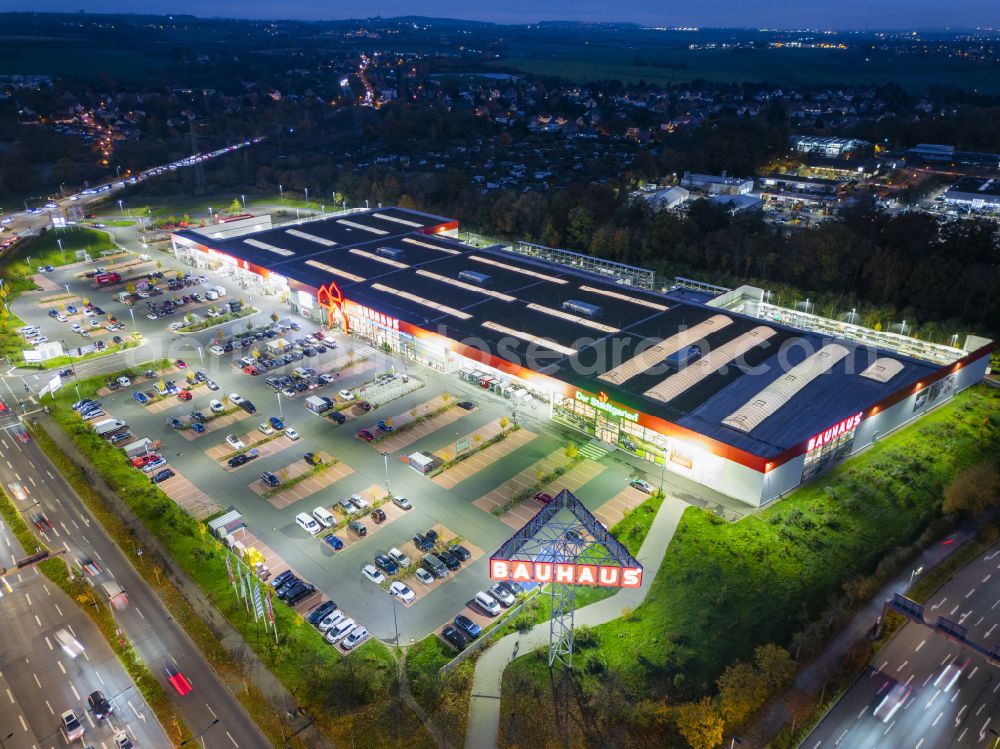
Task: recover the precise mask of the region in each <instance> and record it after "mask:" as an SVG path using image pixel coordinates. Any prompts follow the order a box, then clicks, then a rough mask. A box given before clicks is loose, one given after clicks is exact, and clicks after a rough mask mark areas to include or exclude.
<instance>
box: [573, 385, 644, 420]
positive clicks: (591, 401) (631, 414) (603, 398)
mask: <svg viewBox="0 0 1000 749" xmlns="http://www.w3.org/2000/svg"><path fill="white" fill-rule="evenodd" d="M576 399H577V400H578V401H580V402H581V403H586V404H587V405H588V406H590V407H591V408H596V409H597V410H598V411H604V412H605V413H609V414H611V415H612V416H618V417H619V418H622V419H626V420H627V421H639V414H637V413H636V412H635V411H627V410H625V409H624V408H621V407H620V406H616V405H614V404H613V403H609V402H608V396H607V394H606V393H601V394H600V395H598V396H596V397H595V396H593V395H587V394H586V393H581V392H580V391H579V390H577V391H576Z"/></svg>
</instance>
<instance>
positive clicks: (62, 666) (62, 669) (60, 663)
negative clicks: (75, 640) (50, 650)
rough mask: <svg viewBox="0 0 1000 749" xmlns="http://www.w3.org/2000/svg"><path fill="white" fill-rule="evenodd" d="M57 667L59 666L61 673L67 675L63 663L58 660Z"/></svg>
mask: <svg viewBox="0 0 1000 749" xmlns="http://www.w3.org/2000/svg"><path fill="white" fill-rule="evenodd" d="M56 665H57V666H59V670H60V671H62V672H63V673H64V674H65V673H66V667H65V666H64V665H63V664H62V661H60V660H57V661H56Z"/></svg>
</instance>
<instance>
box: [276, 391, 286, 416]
mask: <svg viewBox="0 0 1000 749" xmlns="http://www.w3.org/2000/svg"><path fill="white" fill-rule="evenodd" d="M275 395H276V396H277V397H278V418H280V419H283V418H285V415H284V414H283V413H282V412H281V393H278V392H276V393H275Z"/></svg>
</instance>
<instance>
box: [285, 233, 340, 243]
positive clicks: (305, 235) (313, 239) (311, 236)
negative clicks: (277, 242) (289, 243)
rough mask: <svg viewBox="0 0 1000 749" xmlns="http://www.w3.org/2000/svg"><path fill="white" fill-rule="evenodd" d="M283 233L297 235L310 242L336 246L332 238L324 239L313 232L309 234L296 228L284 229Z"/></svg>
mask: <svg viewBox="0 0 1000 749" xmlns="http://www.w3.org/2000/svg"><path fill="white" fill-rule="evenodd" d="M285 234H291V235H292V236H293V237H298V238H299V239H306V240H308V241H310V242H315V243H316V244H321V245H323V246H324V247H336V246H337V243H336V242H334V241H333V240H332V239H325V238H323V237H317V236H316V235H315V234H310V233H309V232H307V231H299V230H298V229H285Z"/></svg>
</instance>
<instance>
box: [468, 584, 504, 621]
mask: <svg viewBox="0 0 1000 749" xmlns="http://www.w3.org/2000/svg"><path fill="white" fill-rule="evenodd" d="M474 600H475V602H476V605H477V606H478V607H479V608H481V609H482V610H483V611H485V612H486V613H487V614H489V615H490V616H499V615H500V611H501V608H500V604H499V603H497V602H496V599H495V598H493V596H491V595H490V594H489V593H486V592H484V591H482V590H481V591H479V592H478V593H476V597H475V599H474Z"/></svg>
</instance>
